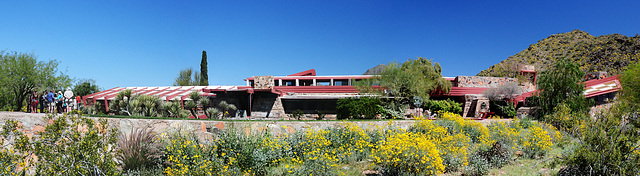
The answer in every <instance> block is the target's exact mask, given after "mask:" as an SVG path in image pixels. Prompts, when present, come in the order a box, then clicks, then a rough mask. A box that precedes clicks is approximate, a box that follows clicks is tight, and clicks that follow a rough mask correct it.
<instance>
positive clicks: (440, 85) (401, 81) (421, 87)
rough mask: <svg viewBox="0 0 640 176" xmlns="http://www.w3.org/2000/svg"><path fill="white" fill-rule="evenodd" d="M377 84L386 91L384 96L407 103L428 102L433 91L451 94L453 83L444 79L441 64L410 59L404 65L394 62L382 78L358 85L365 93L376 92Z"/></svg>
mask: <svg viewBox="0 0 640 176" xmlns="http://www.w3.org/2000/svg"><path fill="white" fill-rule="evenodd" d="M376 84H378V85H380V86H382V87H383V88H384V89H386V91H383V94H385V95H387V96H394V97H400V98H403V99H404V101H407V102H408V101H409V100H412V99H414V97H419V98H420V99H422V100H428V99H429V94H430V93H431V92H432V91H436V90H441V91H444V92H449V90H451V82H449V81H448V80H446V79H444V78H442V68H441V67H440V64H438V63H432V62H431V60H429V59H426V58H423V57H418V58H417V59H415V60H412V59H409V60H407V61H406V62H404V63H402V64H398V63H396V62H392V63H390V64H389V66H387V67H386V68H385V69H384V70H383V71H382V73H381V74H380V76H376V77H374V78H372V79H371V80H364V81H361V82H359V83H357V84H356V85H357V86H358V89H359V90H361V91H363V92H375V91H372V89H371V86H373V85H376Z"/></svg>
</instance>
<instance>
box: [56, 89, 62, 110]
mask: <svg viewBox="0 0 640 176" xmlns="http://www.w3.org/2000/svg"><path fill="white" fill-rule="evenodd" d="M62 101H64V96H62V91H58V97H57V98H56V105H57V107H56V108H57V109H58V113H60V114H62V111H64V109H62Z"/></svg>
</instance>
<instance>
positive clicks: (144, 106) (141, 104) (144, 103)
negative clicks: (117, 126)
mask: <svg viewBox="0 0 640 176" xmlns="http://www.w3.org/2000/svg"><path fill="white" fill-rule="evenodd" d="M131 99H132V100H130V101H129V103H130V106H131V114H132V115H135V116H147V117H156V116H158V111H159V106H160V105H161V104H162V100H160V98H158V97H156V96H152V95H135V96H133V97H132V98H131Z"/></svg>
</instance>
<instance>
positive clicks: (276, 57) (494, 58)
mask: <svg viewBox="0 0 640 176" xmlns="http://www.w3.org/2000/svg"><path fill="white" fill-rule="evenodd" d="M0 6H1V7H2V10H0V50H1V49H5V50H8V51H17V52H34V53H35V54H36V55H38V56H39V59H40V60H49V59H56V60H58V61H60V62H61V64H60V67H61V70H63V71H65V72H66V74H68V75H69V76H70V77H72V78H78V79H95V80H96V81H97V84H98V85H99V86H100V87H101V88H103V89H109V88H113V87H127V86H167V85H171V84H172V83H173V81H174V79H175V77H176V76H177V74H178V72H179V71H180V70H181V69H184V68H188V67H192V68H193V69H194V70H199V69H200V59H201V55H202V50H206V51H207V54H208V58H209V59H208V61H209V83H210V84H212V85H243V84H244V82H243V80H242V79H244V78H247V77H250V76H257V75H274V76H280V75H288V74H293V73H296V72H300V71H304V70H308V69H311V68H315V69H316V71H317V72H318V75H360V74H362V73H364V72H365V71H366V70H367V69H368V68H371V67H374V66H376V65H378V64H387V63H389V62H392V61H398V62H403V61H405V60H407V59H408V58H416V57H426V58H429V59H433V61H435V62H439V63H440V64H441V66H442V68H443V75H444V76H457V75H475V74H477V73H478V72H479V71H481V70H483V69H486V68H488V67H489V66H491V65H493V64H495V63H498V62H500V61H501V60H504V59H506V58H507V57H508V56H511V55H513V54H515V53H518V52H520V51H521V50H524V49H526V48H527V47H528V46H529V45H530V44H534V43H536V42H537V41H538V40H541V39H544V38H546V37H548V36H549V35H551V34H557V33H564V32H569V31H571V30H573V29H580V30H583V31H586V32H588V33H590V34H591V35H596V36H598V35H606V34H612V33H619V34H623V35H627V36H633V35H636V34H638V33H640V32H639V31H640V23H639V22H640V11H639V10H638V7H640V1H637V0H634V1H588V0H587V1H557V0H552V1H512V0H508V1H427V0H422V1H377V0H362V1H349V0H292V1H262V0H260V1H257V0H256V1H85V0H82V1H3V2H0Z"/></svg>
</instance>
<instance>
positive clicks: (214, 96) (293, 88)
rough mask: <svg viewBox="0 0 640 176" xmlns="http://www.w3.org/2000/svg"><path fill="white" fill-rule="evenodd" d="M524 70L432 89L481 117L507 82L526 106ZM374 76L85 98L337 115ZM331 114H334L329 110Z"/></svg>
mask: <svg viewBox="0 0 640 176" xmlns="http://www.w3.org/2000/svg"><path fill="white" fill-rule="evenodd" d="M520 74H521V75H522V77H524V78H525V80H520V81H519V80H518V79H516V78H506V77H480V76H457V77H445V79H447V80H449V81H451V85H452V87H451V91H449V92H448V93H444V92H442V91H433V92H431V98H433V99H452V100H454V101H457V102H461V103H464V108H463V117H480V116H482V115H483V114H484V113H488V112H489V100H488V99H487V98H486V97H484V95H483V92H484V91H485V90H487V89H490V88H496V87H499V86H501V85H505V84H507V83H518V85H519V87H520V88H521V89H522V92H524V93H523V94H521V95H519V96H518V97H516V98H515V99H514V100H513V101H514V102H515V103H516V104H517V106H518V107H520V106H523V105H525V103H526V98H527V97H530V96H533V95H534V94H535V93H536V92H537V90H536V88H535V81H536V79H537V73H536V71H535V70H534V68H533V67H532V66H522V67H521V69H520ZM372 76H373V75H340V76H318V75H316V71H315V70H314V69H310V70H306V71H303V72H299V73H295V74H291V75H287V76H253V77H249V78H246V79H244V81H245V82H246V85H244V86H165V87H116V88H112V89H108V90H105V91H101V92H97V93H94V94H91V95H87V96H84V97H82V98H83V100H84V102H86V104H87V105H92V104H94V103H95V102H102V103H103V105H104V106H105V109H107V111H108V110H109V109H108V108H109V103H110V102H109V101H113V100H114V99H115V97H116V95H117V94H118V93H119V92H121V91H124V90H127V89H131V90H132V93H133V94H146V95H153V96H157V97H159V98H160V99H161V100H164V101H180V102H181V104H182V105H184V102H185V101H188V100H191V99H189V94H190V93H192V92H199V93H200V94H201V95H203V96H207V97H209V98H210V99H211V102H212V104H217V103H218V102H220V101H226V102H228V103H229V104H234V105H235V106H236V107H237V108H238V112H240V114H243V115H246V116H249V117H285V116H286V115H287V114H294V113H296V112H300V111H301V112H302V113H304V114H306V115H307V116H313V115H314V114H320V113H321V114H335V113H336V102H337V100H338V99H340V98H346V97H360V96H371V95H368V94H362V93H360V91H359V90H358V89H357V88H356V87H355V86H354V85H353V83H354V82H355V81H359V80H363V79H369V78H371V77H372ZM587 78H591V80H588V81H586V82H585V86H586V87H585V90H586V91H585V93H584V94H585V96H586V97H587V98H592V99H594V100H596V102H597V103H599V104H603V103H606V102H608V101H610V100H612V99H613V98H614V97H615V92H617V91H619V90H620V88H621V87H620V82H619V75H618V76H612V77H607V76H606V73H604V75H603V74H602V73H597V75H595V76H594V75H591V74H590V75H587ZM330 116H331V115H330Z"/></svg>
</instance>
